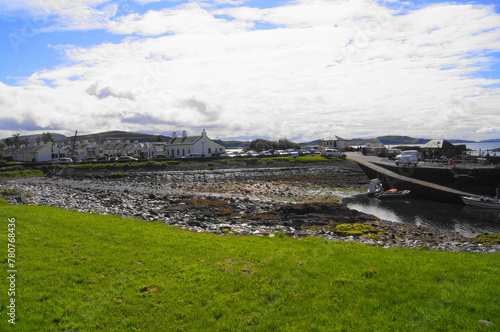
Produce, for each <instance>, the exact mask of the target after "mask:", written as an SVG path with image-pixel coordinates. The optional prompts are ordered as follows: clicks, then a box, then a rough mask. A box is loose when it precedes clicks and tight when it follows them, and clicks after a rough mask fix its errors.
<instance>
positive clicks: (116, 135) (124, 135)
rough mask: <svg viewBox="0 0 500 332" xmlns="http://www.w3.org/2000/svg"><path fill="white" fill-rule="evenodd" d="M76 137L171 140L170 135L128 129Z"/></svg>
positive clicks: (98, 140)
mask: <svg viewBox="0 0 500 332" xmlns="http://www.w3.org/2000/svg"><path fill="white" fill-rule="evenodd" d="M73 138H74V137H66V138H65V139H64V141H65V142H66V143H69V142H71V141H72V140H73ZM76 139H77V140H78V141H82V140H89V141H97V142H102V141H105V140H107V139H112V140H118V139H120V140H130V142H135V141H138V142H156V141H159V140H161V141H163V142H168V141H170V140H171V138H170V137H168V136H163V135H150V134H142V133H132V132H128V131H117V130H115V131H106V132H103V133H97V134H87V135H77V137H76Z"/></svg>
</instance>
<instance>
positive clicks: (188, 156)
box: [182, 153, 201, 158]
mask: <svg viewBox="0 0 500 332" xmlns="http://www.w3.org/2000/svg"><path fill="white" fill-rule="evenodd" d="M182 158H201V154H200V153H190V154H188V155H185V156H183V157H182Z"/></svg>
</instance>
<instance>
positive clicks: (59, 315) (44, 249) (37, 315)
mask: <svg viewBox="0 0 500 332" xmlns="http://www.w3.org/2000/svg"><path fill="white" fill-rule="evenodd" d="M0 217H1V220H2V230H1V231H0V233H1V234H2V237H3V243H4V248H6V247H7V239H8V226H7V225H8V224H9V218H15V220H16V221H15V249H16V252H15V269H16V270H17V273H16V284H15V289H16V296H15V300H16V324H15V330H19V331H50V330H54V331H58V330H76V331H98V330H99V331H139V330H143V331H154V330H157V331H273V330H275V331H498V330H499V327H500V290H499V288H498V284H499V281H500V280H499V275H500V255H498V254H489V255H484V254H463V253H449V252H432V251H421V250H409V249H383V248H376V247H368V246H363V245H359V244H355V243H336V242H329V241H326V240H322V239H316V238H305V239H301V240H297V239H291V238H287V237H283V236H276V237H274V238H269V237H253V236H215V235H211V234H205V233H201V234H197V233H191V232H187V231H183V230H180V229H178V228H175V227H168V226H165V225H163V224H161V223H159V222H151V223H148V222H144V221H140V220H133V219H122V218H119V217H116V216H101V215H95V214H82V213H77V212H73V211H65V210H60V209H56V208H50V207H34V206H10V205H6V204H5V203H0ZM11 220H12V219H11ZM3 255H4V257H2V262H4V264H3V265H2V266H3V271H4V272H3V273H4V275H5V277H6V276H8V275H7V272H6V271H7V270H8V269H10V268H9V267H8V266H7V252H6V250H4V251H3ZM4 280H7V279H5V278H4ZM2 285H3V287H4V290H3V291H2V292H1V294H2V295H1V296H0V313H1V316H0V317H2V319H1V322H0V330H2V331H6V330H7V328H12V327H13V326H11V324H9V323H8V322H7V319H8V316H7V315H6V312H7V310H8V308H7V304H8V303H9V300H10V297H9V296H8V295H7V290H8V284H7V282H3V283H2ZM490 323H491V324H490ZM492 324H493V325H492Z"/></svg>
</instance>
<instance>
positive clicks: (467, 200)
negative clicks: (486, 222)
mask: <svg viewBox="0 0 500 332" xmlns="http://www.w3.org/2000/svg"><path fill="white" fill-rule="evenodd" d="M462 201H463V202H464V204H466V205H470V206H477V207H482V208H489V209H500V202H499V200H498V199H490V198H482V197H474V196H470V197H466V196H462Z"/></svg>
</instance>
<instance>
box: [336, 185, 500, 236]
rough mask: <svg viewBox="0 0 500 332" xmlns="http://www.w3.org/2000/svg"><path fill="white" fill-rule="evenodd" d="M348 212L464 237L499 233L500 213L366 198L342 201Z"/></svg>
mask: <svg viewBox="0 0 500 332" xmlns="http://www.w3.org/2000/svg"><path fill="white" fill-rule="evenodd" d="M342 204H344V205H345V206H347V207H348V208H350V209H354V210H358V211H361V212H365V213H369V214H373V215H375V216H377V217H379V218H380V219H384V220H389V221H393V222H400V223H406V224H411V225H417V226H426V227H432V228H436V229H439V230H442V231H453V232H457V233H460V234H461V235H463V236H466V237H473V236H476V235H477V234H481V233H500V210H495V209H483V208H476V207H470V206H465V205H456V204H446V203H439V202H433V201H427V200H422V199H417V198H407V199H393V200H378V199H375V198H373V197H369V196H368V195H366V194H356V195H354V196H349V197H344V198H343V199H342Z"/></svg>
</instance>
